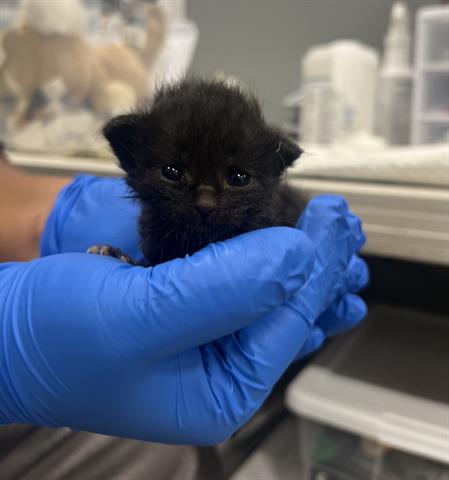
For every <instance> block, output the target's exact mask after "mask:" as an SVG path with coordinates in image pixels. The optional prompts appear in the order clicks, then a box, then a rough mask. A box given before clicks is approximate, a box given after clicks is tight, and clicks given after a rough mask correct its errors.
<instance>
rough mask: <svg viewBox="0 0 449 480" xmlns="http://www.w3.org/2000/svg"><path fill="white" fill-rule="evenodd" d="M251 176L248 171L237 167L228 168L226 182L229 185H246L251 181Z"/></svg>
mask: <svg viewBox="0 0 449 480" xmlns="http://www.w3.org/2000/svg"><path fill="white" fill-rule="evenodd" d="M251 180H252V177H251V175H250V174H249V173H247V172H245V171H244V170H240V169H239V168H235V167H234V168H230V169H229V172H228V175H227V177H226V182H227V184H228V185H230V186H231V187H246V185H249V184H250V183H251Z"/></svg>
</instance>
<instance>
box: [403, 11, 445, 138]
mask: <svg viewBox="0 0 449 480" xmlns="http://www.w3.org/2000/svg"><path fill="white" fill-rule="evenodd" d="M415 45H416V47H415V73H414V82H415V89H414V94H413V115H412V137H411V140H412V143H415V144H419V143H436V142H447V141H448V132H449V96H448V92H449V6H447V5H441V6H429V7H423V8H421V9H419V10H418V13H417V17H416V42H415Z"/></svg>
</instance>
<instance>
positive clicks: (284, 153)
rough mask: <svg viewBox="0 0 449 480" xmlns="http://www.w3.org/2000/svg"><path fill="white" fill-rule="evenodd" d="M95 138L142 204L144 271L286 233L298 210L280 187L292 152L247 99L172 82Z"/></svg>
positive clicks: (194, 82) (215, 87)
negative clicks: (262, 231) (215, 247)
mask: <svg viewBox="0 0 449 480" xmlns="http://www.w3.org/2000/svg"><path fill="white" fill-rule="evenodd" d="M103 133H104V135H105V137H106V139H107V140H108V142H109V143H110V145H111V147H112V149H113V151H114V153H115V154H116V156H117V158H118V160H119V162H120V165H121V167H122V168H123V170H124V171H125V172H126V174H127V175H126V179H127V182H128V184H129V186H130V187H131V189H132V191H133V193H134V194H135V196H136V197H137V198H138V199H139V201H140V202H141V204H142V214H141V217H140V234H141V238H142V251H143V254H144V257H145V259H146V262H147V264H148V265H154V264H157V263H161V262H164V261H167V260H171V259H173V258H176V257H183V256H185V255H186V254H192V253H194V252H196V251H197V250H199V249H201V248H202V247H204V246H205V245H207V244H208V243H211V242H217V241H220V240H225V239H227V238H230V237H233V236H235V235H238V234H241V233H244V232H248V231H250V230H255V229H258V228H262V227H268V226H273V225H293V224H294V223H295V222H296V219H297V217H298V215H299V213H300V211H301V209H302V206H303V203H302V201H301V200H298V198H294V195H293V194H292V192H290V191H289V190H288V188H287V187H286V186H285V185H283V184H282V181H281V176H282V173H283V172H284V170H285V169H286V168H287V167H289V166H290V165H292V164H293V162H294V161H295V160H296V159H297V158H298V157H299V156H300V155H301V153H302V150H301V149H300V148H299V147H298V146H297V145H296V144H295V143H293V142H292V141H291V140H289V139H287V138H286V137H285V136H284V135H283V134H282V133H280V131H279V130H277V129H275V128H272V127H270V126H269V125H267V124H266V122H265V120H264V117H263V115H262V112H261V108H260V106H259V103H258V102H257V100H256V99H255V98H254V97H253V96H252V95H250V94H248V93H246V92H245V91H244V90H243V89H241V88H239V87H236V86H230V85H227V84H226V83H224V82H222V81H205V80H199V79H187V80H182V81H180V82H179V83H176V84H174V85H170V86H167V87H164V88H162V89H161V90H159V91H158V92H157V93H156V95H155V98H154V100H153V103H152V105H151V106H150V107H149V108H148V109H144V110H141V111H137V112H136V113H132V114H129V115H121V116H119V117H116V118H114V119H112V120H111V121H110V122H109V123H108V124H107V125H106V126H105V127H104V130H103Z"/></svg>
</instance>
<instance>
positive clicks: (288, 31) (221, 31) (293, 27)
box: [187, 0, 437, 122]
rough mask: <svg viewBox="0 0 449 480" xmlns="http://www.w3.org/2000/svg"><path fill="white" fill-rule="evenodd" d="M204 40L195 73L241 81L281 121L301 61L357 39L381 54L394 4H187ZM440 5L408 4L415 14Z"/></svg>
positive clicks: (341, 0) (377, 0)
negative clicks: (321, 47) (314, 48)
mask: <svg viewBox="0 0 449 480" xmlns="http://www.w3.org/2000/svg"><path fill="white" fill-rule="evenodd" d="M187 1H188V13H189V16H190V18H192V19H193V20H194V21H195V22H196V23H197V25H198V27H199V30H200V40H199V44H198V48H197V51H196V54H195V58H194V61H193V65H192V68H191V71H192V72H195V73H198V74H201V75H212V74H213V73H214V72H216V71H217V70H223V71H225V72H226V73H227V74H235V75H238V76H240V78H242V79H243V80H244V81H245V82H246V83H247V85H248V86H249V87H250V88H251V89H252V90H253V91H255V93H257V94H258V95H259V97H260V98H261V100H262V102H263V105H264V110H265V113H266V116H267V118H268V119H269V120H271V121H273V122H278V121H280V120H281V119H282V107H281V102H282V99H283V98H284V97H285V95H286V94H288V93H290V92H291V91H293V90H295V89H296V88H297V87H298V85H299V71H300V64H301V57H302V56H303V54H304V52H305V51H306V50H307V49H308V48H309V47H310V46H311V45H314V44H317V43H322V42H327V41H331V40H335V39H339V38H340V39H341V38H356V39H359V40H361V41H362V42H364V43H367V44H368V45H372V46H374V47H376V48H378V49H380V48H381V46H382V43H383V36H384V34H385V30H386V28H387V22H388V17H389V12H390V8H391V6H392V4H393V2H392V1H390V0H277V1H276V0H271V1H270V0H187ZM433 3H437V2H436V0H435V1H432V0H430V1H429V0H428V1H425V0H410V1H409V5H410V8H411V11H412V14H413V15H414V13H415V11H416V8H418V7H419V6H421V5H429V4H433Z"/></svg>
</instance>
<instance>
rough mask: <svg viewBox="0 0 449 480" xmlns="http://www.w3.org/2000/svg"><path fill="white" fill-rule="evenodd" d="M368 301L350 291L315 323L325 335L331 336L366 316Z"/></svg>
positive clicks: (353, 325)
mask: <svg viewBox="0 0 449 480" xmlns="http://www.w3.org/2000/svg"><path fill="white" fill-rule="evenodd" d="M367 311H368V308H367V306H366V303H365V302H364V301H363V300H362V299H361V298H360V297H359V296H358V295H354V294H352V293H348V294H347V295H344V296H343V297H341V298H339V299H338V300H337V301H336V302H334V303H333V304H332V305H331V306H330V307H329V308H328V309H327V310H326V311H325V312H323V313H322V314H321V315H320V316H319V318H318V320H317V321H316V323H315V327H317V328H319V329H320V330H321V331H322V332H323V335H325V336H326V337H330V336H333V335H336V334H338V333H342V332H344V331H346V330H349V329H351V328H353V327H355V326H356V325H358V324H359V323H360V322H361V321H362V320H363V319H364V318H365V316H366V314H367Z"/></svg>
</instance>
